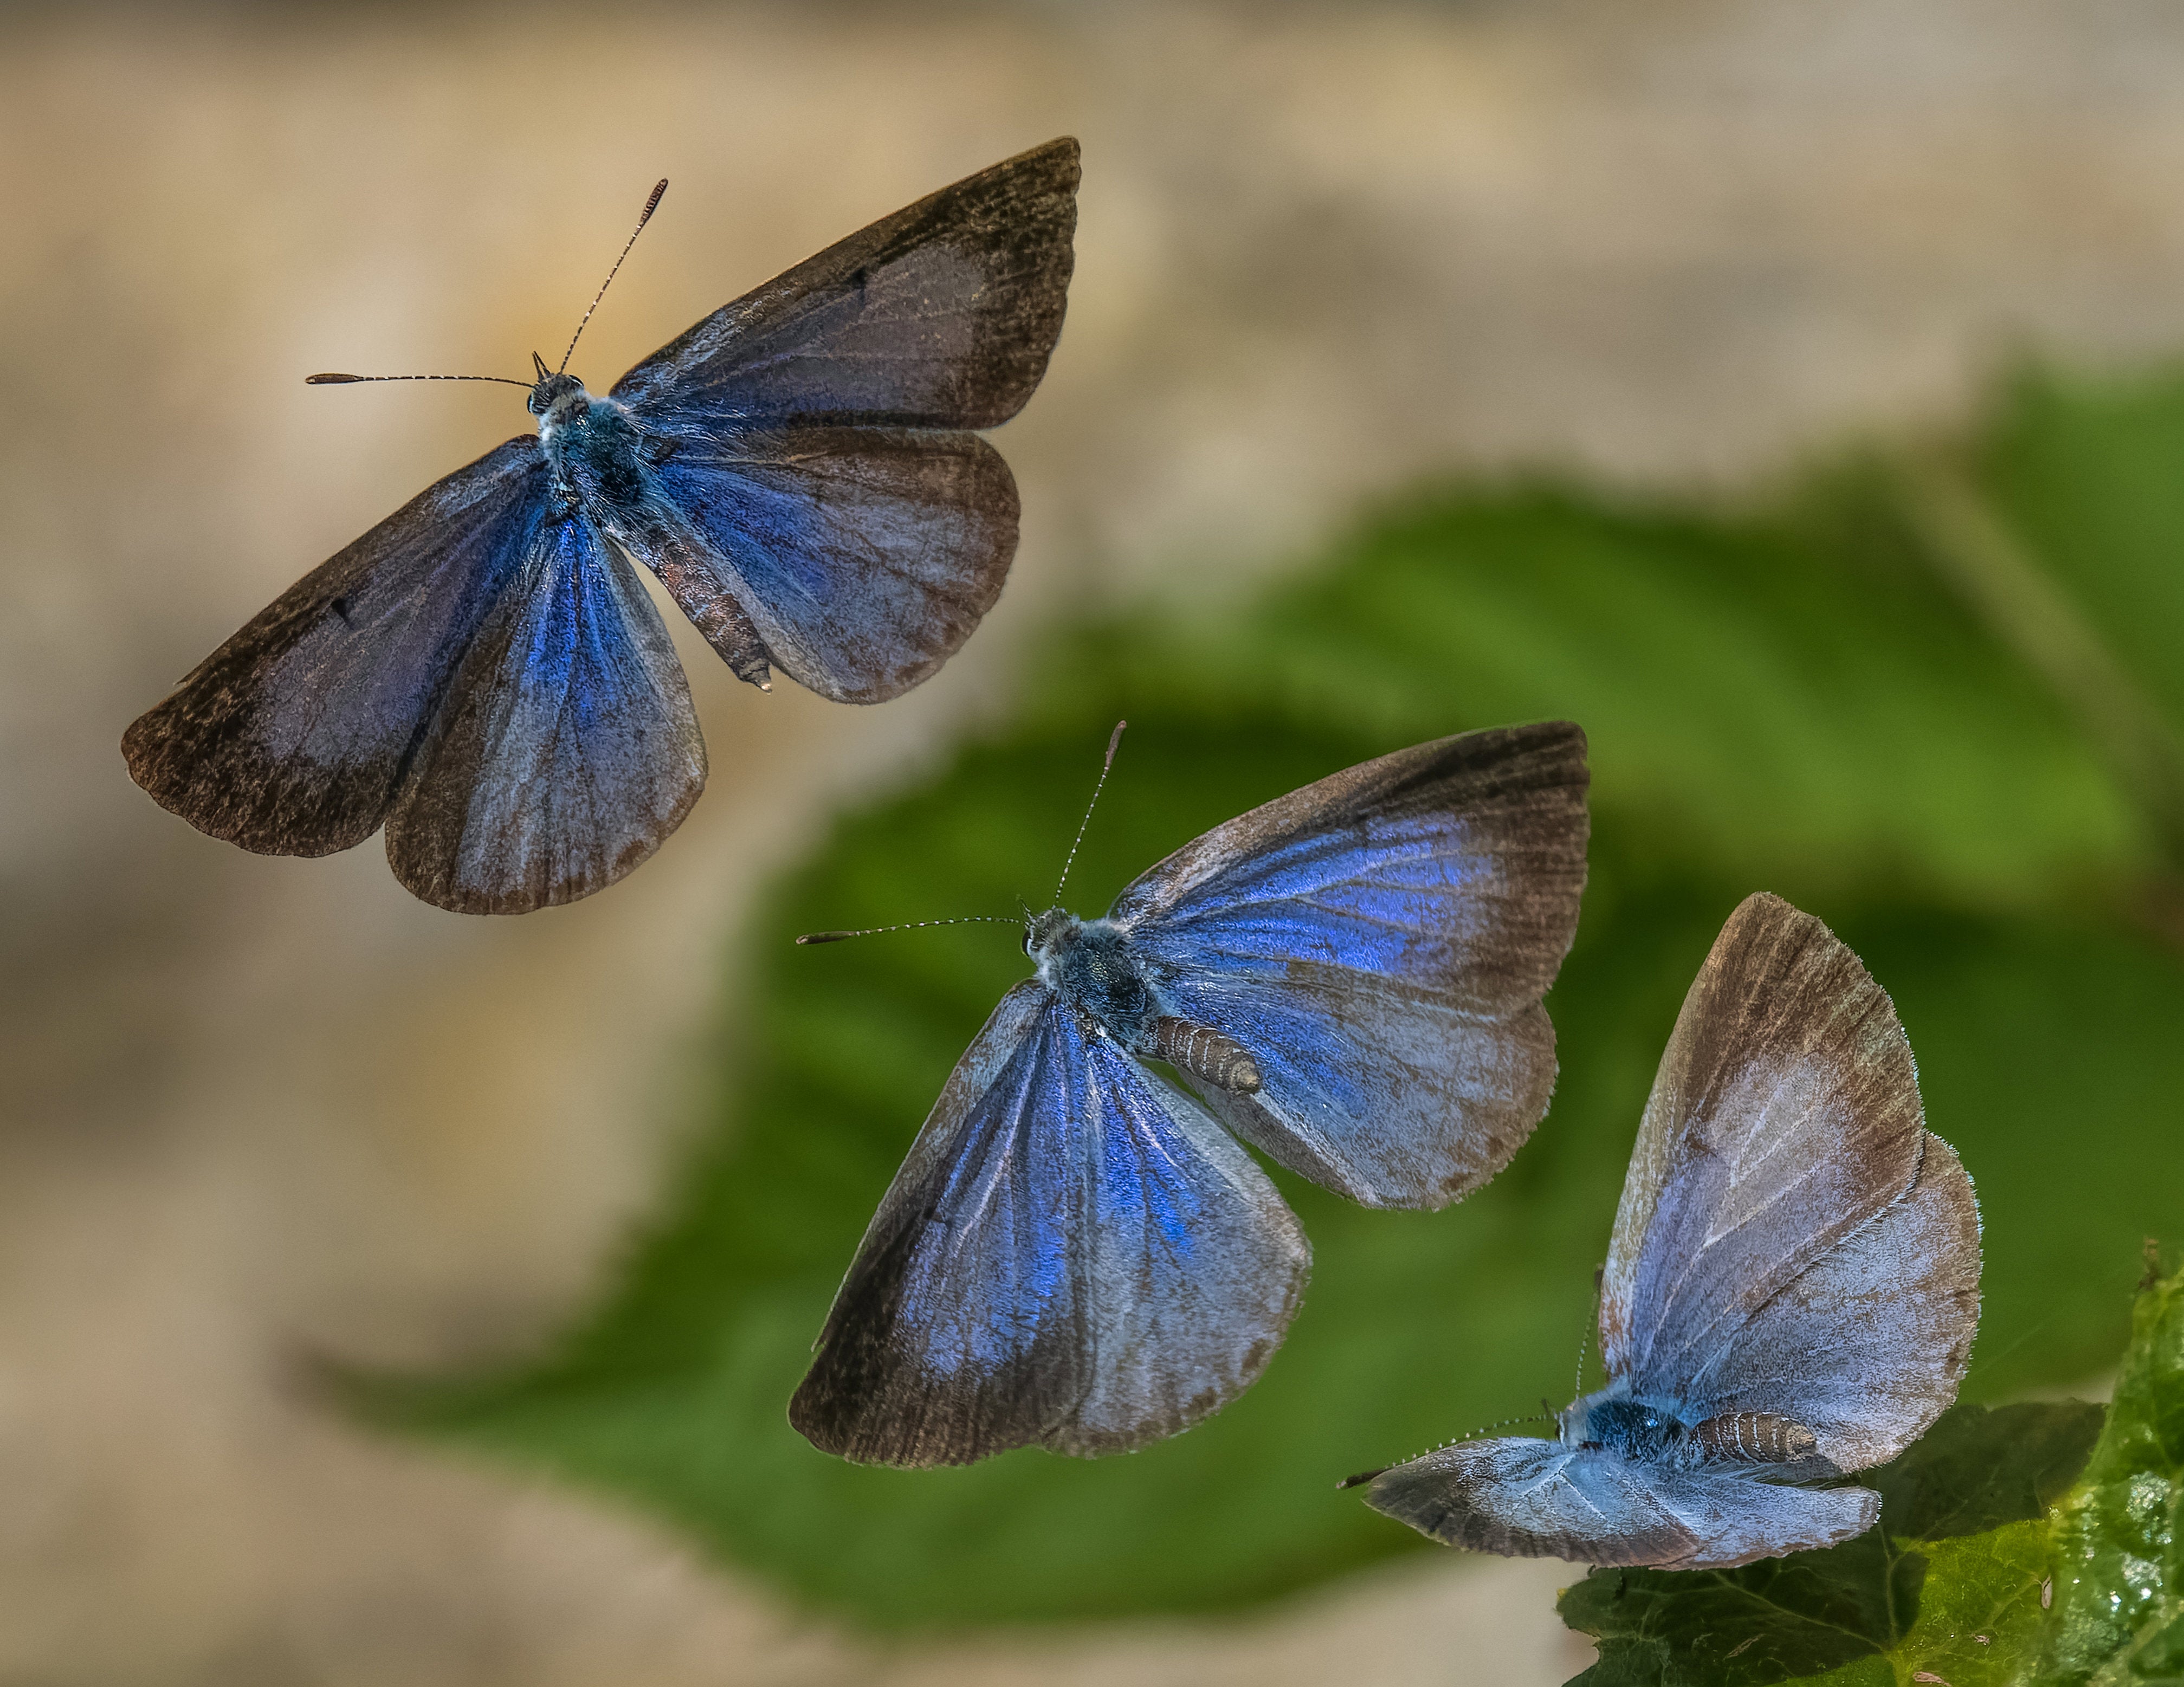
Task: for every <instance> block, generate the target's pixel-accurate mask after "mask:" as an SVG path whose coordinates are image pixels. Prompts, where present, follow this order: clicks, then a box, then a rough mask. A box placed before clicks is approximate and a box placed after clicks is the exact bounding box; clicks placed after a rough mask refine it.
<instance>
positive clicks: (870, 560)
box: [632, 425, 1017, 703]
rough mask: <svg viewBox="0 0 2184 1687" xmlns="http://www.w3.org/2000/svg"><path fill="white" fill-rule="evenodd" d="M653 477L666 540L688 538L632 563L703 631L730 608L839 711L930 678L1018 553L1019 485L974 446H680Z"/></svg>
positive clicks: (838, 435) (904, 441)
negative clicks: (722, 606) (717, 609)
mask: <svg viewBox="0 0 2184 1687" xmlns="http://www.w3.org/2000/svg"><path fill="white" fill-rule="evenodd" d="M657 474H658V478H659V484H660V492H661V494H662V496H663V498H665V500H666V503H667V504H669V506H670V507H671V512H670V513H669V514H668V515H666V517H665V518H664V522H663V525H664V526H668V528H669V531H677V530H679V531H680V532H682V533H683V534H687V537H684V538H683V540H682V543H668V544H666V545H660V544H657V543H655V544H654V545H652V546H649V547H648V545H647V544H646V543H644V540H643V538H642V537H640V538H639V539H638V543H636V544H635V545H634V546H633V547H632V548H633V549H634V550H635V551H636V552H637V554H638V555H639V556H640V557H641V558H643V560H645V561H646V562H648V563H649V564H650V565H652V567H653V568H654V570H655V572H657V573H658V574H659V575H660V578H661V579H662V580H663V581H664V582H666V585H667V587H668V589H669V591H670V592H671V593H674V595H675V598H676V600H677V603H678V604H681V605H682V609H683V611H684V613H686V614H688V615H689V616H690V617H691V619H692V620H693V621H695V622H697V624H698V625H699V626H701V627H705V626H708V624H709V621H708V616H707V614H706V609H707V606H708V604H710V603H711V602H712V601H713V600H715V599H717V598H718V597H720V596H721V595H723V594H725V595H727V596H730V597H733V599H734V600H735V602H736V603H737V604H738V606H739V607H741V608H742V610H744V614H745V615H748V616H749V620H750V621H751V623H752V624H753V626H755V627H756V629H757V631H758V633H759V636H760V639H761V640H762V641H763V643H764V644H765V647H766V655H767V656H768V658H770V659H771V660H772V661H773V662H774V663H775V664H776V665H778V666H779V667H781V668H782V669H783V671H785V672H787V673H788V676H790V677H791V678H792V679H794V680H795V681H796V682H797V683H798V684H799V685H802V686H804V687H805V688H807V689H809V690H811V691H816V692H817V693H819V694H820V695H821V696H822V697H827V698H832V699H833V700H834V701H836V702H838V703H880V702H884V701H885V700H886V699H889V698H891V697H896V696H899V695H900V694H901V693H903V692H905V691H907V690H909V689H910V688H911V687H912V686H914V685H916V684H917V683H918V682H920V681H921V680H923V679H925V678H926V677H928V676H929V675H931V674H932V673H933V671H935V670H937V669H938V668H939V666H940V665H941V664H942V663H944V662H945V661H946V660H948V659H949V658H950V656H952V655H954V654H956V651H957V650H958V649H961V646H962V644H963V642H964V640H966V639H967V638H968V637H970V636H971V634H972V632H975V631H976V630H977V628H978V623H979V621H981V620H983V618H984V616H985V614H986V611H987V610H989V609H991V608H992V607H993V606H994V603H995V599H997V598H999V597H1000V591H1001V582H1003V581H1004V580H1006V578H1007V577H1008V571H1009V562H1010V560H1011V558H1012V557H1013V556H1014V555H1015V554H1016V545H1017V488H1016V482H1015V480H1014V479H1013V478H1012V477H1011V475H1010V473H1009V467H1008V465H1007V464H1006V463H1005V462H1003V461H1002V460H1001V456H1000V453H999V452H998V451H995V449H994V448H993V447H991V446H990V445H989V444H987V443H985V441H984V440H983V439H981V438H979V437H978V435H976V434H974V433H914V432H910V431H903V430H890V429H883V428H870V427H864V428H859V427H832V426H801V425H798V426H777V427H766V428H750V429H740V430H738V431H736V432H734V433H733V435H729V436H727V437H723V438H721V439H720V440H717V441H710V442H709V441H705V440H703V439H686V440H678V441H676V442H674V443H672V445H671V447H670V448H669V449H668V451H667V454H666V455H665V456H664V457H663V458H662V459H661V460H660V464H659V465H658V468H657ZM722 654H724V655H727V656H729V657H730V659H731V660H733V659H734V653H733V651H728V650H724V651H723V652H722Z"/></svg>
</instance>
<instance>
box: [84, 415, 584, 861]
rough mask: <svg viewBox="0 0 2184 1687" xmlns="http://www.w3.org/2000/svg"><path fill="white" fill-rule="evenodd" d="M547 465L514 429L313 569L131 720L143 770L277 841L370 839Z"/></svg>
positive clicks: (313, 844)
mask: <svg viewBox="0 0 2184 1687" xmlns="http://www.w3.org/2000/svg"><path fill="white" fill-rule="evenodd" d="M543 479H544V467H543V457H542V456H541V454H540V452H539V448H538V440H537V438H536V437H528V436H526V437H521V438H517V439H511V440H510V441H509V442H508V443H506V444H504V445H502V446H500V447H499V448H497V449H495V450H493V451H490V452H488V453H487V454H486V455H484V456H483V457H481V458H480V459H478V460H477V461H476V462H475V463H472V464H471V465H469V466H468V467H466V468H463V469H459V470H456V471H455V472H454V474H452V475H449V476H448V477H447V478H446V479H445V480H443V481H441V482H438V483H437V485H435V486H433V487H430V488H429V489H427V490H426V492H424V493H421V494H420V495H419V496H418V497H416V498H413V499H412V500H411V501H410V502H409V504H405V505H404V507H403V508H402V509H399V510H398V511H396V512H395V513H394V514H393V515H390V516H389V517H387V520H386V521H382V522H381V523H380V524H379V525H378V526H376V527H374V528H373V529H372V530H371V531H370V532H368V533H366V534H365V535H364V537H361V538H359V539H358V540H357V541H356V542H355V543H354V544H352V545H350V546H349V547H348V548H347V549H345V550H343V551H342V552H340V553H339V554H337V555H335V556H334V557H332V558H331V559H330V560H327V561H326V562H324V563H321V564H320V565H319V566H318V567H316V568H315V569H313V570H312V571H310V572H309V574H307V575H305V576H304V577H303V578H302V579H301V580H299V581H298V582H296V583H295V584H294V585H293V586H292V587H289V588H288V589H287V591H286V592H284V593H281V596H280V597H279V598H277V599H275V600H274V602H273V603H272V604H270V605H268V606H267V608H266V609H265V610H264V611H263V612H262V613H260V614H259V615H257V616H256V617H255V618H254V619H253V620H252V621H251V622H250V623H249V625H248V626H245V627H244V628H243V629H242V631H241V632H237V634H236V635H235V636H234V637H232V638H231V639H229V640H228V641H227V643H225V644H223V645H221V646H220V649H217V650H215V651H214V652H213V654H211V655H210V656H209V657H207V658H206V659H205V660H204V661H203V662H202V663H201V664H199V665H198V668H197V669H196V671H193V672H192V674H190V676H188V677H187V679H185V680H184V681H183V682H181V686H180V687H178V688H176V689H175V693H174V694H173V695H172V696H170V697H169V698H168V699H167V700H166V701H165V702H164V703H162V704H159V707H157V708H156V709H153V710H150V711H149V712H148V713H147V714H145V715H142V716H140V717H139V718H138V719H137V720H136V722H135V723H134V724H133V725H132V726H131V727H130V728H129V731H128V732H127V733H126V734H125V736H124V737H123V738H122V740H121V752H122V754H123V755H124V756H125V757H126V758H127V759H128V763H129V772H130V776H131V777H132V778H134V779H135V780H136V782H137V783H138V784H139V785H142V787H143V788H145V790H146V791H148V792H149V793H151V795H152V797H153V799H155V800H156V801H157V802H158V803H159V805H161V806H162V807H163V808H166V809H170V810H173V811H174V812H175V813H176V814H178V815H180V816H181V817H182V818H183V819H185V820H187V821H189V822H190V824H191V825H192V826H194V827H197V828H198V830H199V831H200V832H209V833H210V834H211V835H212V836H213V837H214V838H225V839H226V840H227V841H228V842H229V843H238V844H240V845H242V847H243V848H244V849H254V850H257V851H259V853H260V854H263V855H331V853H332V852H333V851H335V850H337V849H348V848H349V847H350V846H351V845H352V844H355V843H361V842H362V841H363V840H364V839H365V838H369V837H370V835H371V834H372V833H373V832H376V831H377V830H378V829H379V826H380V823H381V822H382V821H384V820H385V819H386V817H387V810H388V809H389V808H390V807H391V806H392V805H393V802H394V799H395V795H396V793H397V792H398V790H399V788H400V787H401V784H402V780H403V777H404V773H405V771H407V769H408V767H409V761H410V758H411V756H412V754H414V752H415V749H416V746H417V744H418V743H419V742H420V741H421V739H422V738H423V737H424V735H425V732H426V729H427V728H428V727H429V726H430V725H431V723H432V717H433V714H434V712H435V710H437V708H438V706H439V703H440V699H441V698H442V697H443V695H444V693H446V690H447V688H448V682H449V681H450V680H451V679H452V678H453V676H454V671H455V669H456V666H457V665H458V664H459V663H460V661H461V660H462V658H463V654H464V652H465V649H467V648H468V647H469V644H470V641H471V637H473V635H474V634H475V633H476V631H477V628H478V626H479V625H480V623H481V622H482V621H484V619H485V618H486V616H487V615H488V614H489V613H490V612H491V610H492V609H493V605H494V604H495V603H496V602H497V601H498V600H499V596H500V593H501V592H502V590H503V589H504V587H505V586H506V585H507V584H508V582H510V580H511V579H512V578H513V577H514V576H515V575H516V574H517V573H518V572H520V571H521V567H522V565H523V560H524V557H525V555H526V550H527V548H528V543H529V540H530V537H531V530H532V524H533V521H534V520H535V518H536V515H537V513H538V508H539V506H540V503H541V500H542V498H543Z"/></svg>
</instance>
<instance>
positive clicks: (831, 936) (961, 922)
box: [797, 914, 1020, 944]
mask: <svg viewBox="0 0 2184 1687" xmlns="http://www.w3.org/2000/svg"><path fill="white" fill-rule="evenodd" d="M1018 923H1020V922H1019V921H1017V919H1016V917H1015V916H1013V915H1009V914H961V915H958V916H956V918H955V919H952V920H910V921H905V922H904V923H903V924H901V925H900V926H866V927H862V928H861V929H860V930H857V931H854V932H806V933H805V934H804V935H803V936H802V937H800V938H797V942H799V943H800V944H815V943H840V942H842V941H844V939H845V938H876V937H877V936H879V934H880V933H883V932H918V931H923V930H924V929H925V927H928V926H1013V925H1017V924H1018Z"/></svg>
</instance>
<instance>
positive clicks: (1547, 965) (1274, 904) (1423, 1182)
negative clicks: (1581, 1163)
mask: <svg viewBox="0 0 2184 1687" xmlns="http://www.w3.org/2000/svg"><path fill="white" fill-rule="evenodd" d="M1586 782H1587V775H1586V771H1585V735H1584V733H1583V732H1580V731H1579V730H1578V728H1577V727H1574V726H1572V725H1570V724H1569V723H1568V722H1567V721H1551V722H1547V723H1545V724H1541V725H1537V726H1529V727H1507V728H1501V729H1496V730H1494V731H1490V732H1469V733H1465V734H1463V735H1462V736H1460V737H1457V738H1443V739H1441V740H1440V741H1439V742H1437V743H1429V744H1421V745H1418V746H1417V747H1415V748H1413V749H1407V750H1400V751H1397V752H1396V754H1393V755H1386V756H1382V757H1381V758H1379V760H1376V761H1368V762H1366V763H1364V764H1362V766H1357V767H1353V768H1351V769H1348V770H1347V771H1344V772H1341V773H1338V774H1335V775H1334V776H1333V777H1330V778H1327V779H1323V780H1321V781H1320V782H1318V783H1317V784H1314V785H1308V786H1307V787H1305V788H1303V789H1302V790H1300V791H1295V792H1292V793H1290V795H1288V796H1286V797H1283V798H1280V799H1277V800H1276V801H1274V802H1271V803H1268V804H1267V805H1265V806H1263V807H1262V808H1258V809H1255V810H1252V811H1251V813H1249V814H1247V815H1245V816H1241V817H1240V818H1239V819H1236V820H1233V821H1229V822H1228V823H1227V824H1226V825H1224V826H1220V827H1215V828H1214V829H1213V830H1212V832H1207V833H1206V835H1205V836H1204V837H1202V838H1199V839H1198V840H1197V841H1196V842H1195V843H1190V844H1189V845H1186V846H1185V847H1184V849H1179V850H1178V851H1177V852H1176V853H1175V854H1174V855H1171V856H1169V857H1168V858H1167V860H1164V861H1162V863H1160V865H1158V866H1156V867H1154V868H1153V869H1152V870H1151V871H1149V872H1147V873H1146V874H1145V875H1144V876H1143V877H1140V878H1139V880H1138V881H1137V882H1135V883H1134V884H1132V885H1131V886H1130V887H1129V888H1128V889H1126V890H1125V891H1124V892H1123V894H1122V896H1121V897H1120V898H1119V899H1117V902H1116V904H1115V906H1114V908H1113V910H1111V916H1110V917H1112V918H1113V919H1114V920H1115V921H1117V923H1119V924H1122V925H1123V926H1124V927H1126V928H1128V930H1129V932H1130V933H1131V939H1132V943H1133V945H1134V949H1135V950H1136V952H1137V953H1139V955H1142V956H1144V957H1145V960H1147V961H1148V963H1150V966H1151V970H1152V971H1153V972H1154V975H1155V976H1156V978H1157V979H1158V980H1159V981H1160V983H1161V987H1162V990H1163V992H1164V994H1166V995H1167V999H1168V1002H1169V1005H1170V1007H1171V1009H1172V1011H1175V1012H1177V1013H1178V1014H1181V1015H1183V1016H1186V1017H1189V1018H1191V1019H1195V1020H1198V1021H1200V1022H1202V1023H1205V1024H1208V1025H1211V1026H1212V1027H1215V1028H1216V1029H1217V1030H1220V1031H1222V1032H1224V1033H1227V1034H1228V1035H1229V1036H1230V1037H1233V1038H1235V1039H1236V1040H1237V1041H1238V1042H1239V1043H1241V1044H1243V1045H1244V1046H1245V1048H1246V1049H1248V1050H1250V1051H1251V1055H1252V1056H1253V1058H1254V1060H1255V1061H1256V1063H1257V1064H1258V1066H1259V1069H1260V1072H1261V1074H1262V1087H1261V1088H1260V1089H1259V1090H1258V1091H1257V1092H1256V1094H1224V1093H1222V1092H1218V1091H1215V1090H1212V1089H1211V1088H1206V1087H1204V1086H1201V1085H1195V1086H1194V1087H1195V1088H1198V1091H1199V1094H1201V1096H1203V1097H1204V1098H1205V1099H1206V1102H1207V1104H1208V1105H1210V1106H1212V1107H1213V1108H1214V1110H1215V1111H1216V1112H1217V1114H1218V1115H1219V1116H1220V1117H1221V1118H1222V1120H1223V1122H1225V1123H1227V1124H1228V1125H1229V1127H1230V1128H1231V1129H1233V1130H1234V1131H1236V1132H1237V1133H1239V1134H1240V1135H1242V1136H1243V1137H1245V1139H1247V1140H1249V1141H1251V1142H1252V1143H1255V1144H1257V1145H1258V1146H1259V1147H1261V1148H1262V1149H1263V1150H1266V1151H1267V1152H1268V1154H1270V1155H1273V1156H1274V1158H1276V1159H1277V1160H1279V1161H1281V1162H1282V1163H1283V1164H1284V1165H1286V1166H1290V1168H1291V1169H1292V1170H1294V1171H1296V1172H1301V1173H1302V1174H1304V1175H1305V1176H1307V1177H1309V1178H1313V1179H1315V1180H1316V1181H1318V1182H1320V1183H1325V1184H1327V1185H1328V1186H1329V1187H1330V1188H1333V1189H1339V1190H1340V1191H1341V1192H1342V1193H1343V1194H1346V1195H1348V1196H1350V1197H1351V1199H1352V1200H1359V1201H1362V1202H1365V1203H1366V1204H1368V1205H1375V1206H1440V1205H1446V1203H1447V1202H1449V1201H1451V1200H1456V1199H1457V1198H1458V1197H1459V1196H1461V1195H1463V1194H1467V1193H1468V1192H1469V1191H1470V1190H1472V1189H1476V1188H1477V1187H1479V1184H1481V1183H1485V1181H1486V1180H1487V1179H1488V1178H1490V1177H1492V1176H1493V1175H1494V1173H1495V1172H1497V1171H1499V1170H1500V1169H1501V1168H1502V1166H1504V1165H1506V1164H1507V1161H1508V1160H1509V1157H1510V1156H1511V1155H1513V1154H1514V1153H1515V1152H1516V1150H1517V1148H1518V1145H1519V1144H1521V1143H1522V1142H1523V1141H1524V1139H1525V1137H1526V1136H1527V1135H1528V1134H1529V1133H1530V1131H1531V1129H1532V1127H1533V1126H1534V1125H1535V1124H1536V1123H1537V1122H1538V1121H1539V1118H1540V1116H1541V1113H1543V1112H1544V1111H1546V1103H1547V1097H1548V1094H1549V1093H1550V1092H1551V1091H1552V1088H1553V1085H1554V1076H1555V1061H1554V1030H1553V1027H1552V1025H1551V1024H1550V1023H1549V1022H1548V1019H1547V1016H1546V1011H1545V1010H1544V1009H1543V1008H1542V1007H1541V1005H1540V999H1541V996H1542V995H1543V994H1545V993H1546V989H1547V987H1548V985H1549V984H1551V983H1552V982H1553V980H1554V977H1555V973H1556V971H1557V968H1558V967H1559V966H1561V964H1562V960H1563V955H1565V954H1566V953H1568V949H1569V944H1570V940H1571V938H1572V937H1573V936H1574V933H1575V932H1576V927H1577V913H1578V900H1579V897H1580V894H1581V893H1582V891H1583V890H1584V888H1585V840H1586V836H1587V831H1588V823H1587V819H1586V815H1585V788H1586Z"/></svg>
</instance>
